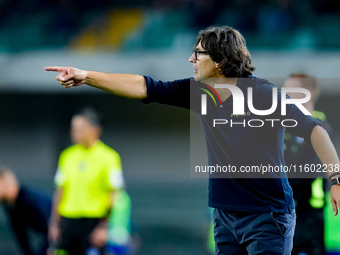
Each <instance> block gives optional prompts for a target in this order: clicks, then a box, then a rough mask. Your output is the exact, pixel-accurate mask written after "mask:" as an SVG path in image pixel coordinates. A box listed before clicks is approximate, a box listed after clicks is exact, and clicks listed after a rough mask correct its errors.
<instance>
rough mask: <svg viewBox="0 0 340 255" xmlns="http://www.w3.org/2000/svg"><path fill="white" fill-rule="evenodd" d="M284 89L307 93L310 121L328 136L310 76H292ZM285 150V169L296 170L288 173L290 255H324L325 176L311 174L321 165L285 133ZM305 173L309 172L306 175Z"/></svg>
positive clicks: (311, 151)
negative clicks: (293, 225) (291, 231)
mask: <svg viewBox="0 0 340 255" xmlns="http://www.w3.org/2000/svg"><path fill="white" fill-rule="evenodd" d="M283 86H284V87H296V88H305V89H308V90H309V91H310V93H311V99H310V100H309V101H308V102H307V103H305V104H304V106H305V107H306V108H307V110H308V111H309V112H310V113H312V117H314V118H316V119H318V120H320V121H321V122H322V125H323V127H324V128H325V129H326V130H327V132H328V133H329V134H331V133H332V132H331V127H330V125H329V123H328V122H327V121H326V115H325V114H324V113H323V112H320V111H316V110H315V109H314V106H315V104H316V102H317V100H318V97H319V87H318V84H317V82H316V80H315V79H314V78H313V77H312V76H309V75H306V74H304V73H295V74H292V75H291V76H290V77H289V78H288V79H287V80H286V81H285V83H284V85H283ZM289 96H290V97H291V98H299V96H301V93H300V94H299V93H289ZM284 147H285V153H284V156H285V162H286V165H287V166H295V169H296V172H295V173H294V172H290V173H288V178H289V183H290V185H291V186H292V188H293V197H294V201H295V210H296V215H297V219H296V228H295V235H294V240H293V251H292V254H293V255H294V254H299V253H303V254H308V255H322V254H325V253H326V251H325V244H324V215H323V208H324V207H325V203H326V200H325V190H326V189H327V182H328V180H327V179H328V178H327V174H326V173H323V174H322V172H321V173H317V172H316V171H314V170H312V169H314V168H318V167H319V166H320V168H321V167H322V163H321V161H320V160H319V158H318V156H317V155H316V154H315V152H314V149H313V147H312V145H311V144H309V143H306V142H305V141H304V139H302V138H300V137H297V136H295V135H293V134H291V133H289V132H286V133H285V140H284ZM300 166H302V168H300ZM300 169H302V172H301V171H300ZM307 169H310V170H309V171H308V172H307ZM305 170H306V171H305Z"/></svg>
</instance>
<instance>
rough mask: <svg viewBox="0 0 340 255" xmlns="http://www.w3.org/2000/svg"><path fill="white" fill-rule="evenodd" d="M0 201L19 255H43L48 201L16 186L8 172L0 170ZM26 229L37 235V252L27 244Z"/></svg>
mask: <svg viewBox="0 0 340 255" xmlns="http://www.w3.org/2000/svg"><path fill="white" fill-rule="evenodd" d="M0 202H1V203H2V204H3V205H4V208H5V211H6V212H7V215H8V218H9V220H10V222H11V225H12V228H13V231H14V233H15V235H16V237H17V239H18V241H19V243H20V246H21V248H22V251H23V254H25V255H37V254H38V255H46V252H47V248H48V241H47V231H48V220H49V217H50V213H51V205H52V202H51V198H50V197H49V196H47V195H45V194H43V193H41V192H39V191H36V190H33V189H30V188H27V187H25V186H22V185H20V184H19V182H18V180H17V178H16V177H15V175H14V173H13V172H12V171H11V170H9V169H7V168H4V167H0ZM29 230H33V231H34V232H36V233H38V234H39V235H40V236H41V239H42V241H41V246H40V247H39V249H38V250H35V249H34V248H33V245H32V244H31V243H30V238H29Z"/></svg>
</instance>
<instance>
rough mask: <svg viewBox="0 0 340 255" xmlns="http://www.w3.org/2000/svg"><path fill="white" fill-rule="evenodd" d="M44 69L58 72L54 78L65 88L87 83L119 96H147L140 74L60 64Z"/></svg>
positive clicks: (135, 97)
mask: <svg viewBox="0 0 340 255" xmlns="http://www.w3.org/2000/svg"><path fill="white" fill-rule="evenodd" d="M45 70H46V71H54V72H58V73H59V74H58V76H57V77H56V78H57V80H58V81H60V84H61V85H63V86H64V87H65V88H70V87H75V86H80V85H82V84H88V85H90V86H92V87H96V88H99V89H102V90H105V91H108V92H110V93H112V94H115V95H117V96H121V97H127V98H134V99H145V98H146V97H147V86H146V81H145V79H144V77H143V76H141V75H136V74H115V73H103V72H96V71H86V70H81V69H77V68H74V67H62V66H49V67H45Z"/></svg>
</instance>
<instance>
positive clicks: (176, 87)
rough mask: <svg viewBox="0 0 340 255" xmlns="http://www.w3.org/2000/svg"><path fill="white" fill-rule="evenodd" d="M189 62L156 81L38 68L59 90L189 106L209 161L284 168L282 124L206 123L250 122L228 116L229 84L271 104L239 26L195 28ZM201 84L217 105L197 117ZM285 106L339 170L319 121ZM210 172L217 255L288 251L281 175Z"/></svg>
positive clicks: (288, 210) (288, 209)
mask: <svg viewBox="0 0 340 255" xmlns="http://www.w3.org/2000/svg"><path fill="white" fill-rule="evenodd" d="M189 61H190V62H191V63H192V64H193V69H194V73H195V76H194V78H193V79H192V78H186V79H180V80H175V81H157V80H154V79H152V78H151V77H149V76H141V75H134V74H118V73H103V72H96V71H87V70H80V69H77V68H73V67H62V66H52V67H45V70H46V71H56V72H59V74H58V76H57V80H58V81H60V84H61V85H62V86H64V87H66V88H70V87H74V86H79V85H82V84H89V85H91V86H93V87H96V88H100V89H103V90H106V91H109V92H111V93H113V94H115V95H119V96H123V97H128V98H135V99H141V100H143V102H144V103H151V102H157V103H162V104H168V105H173V106H178V107H182V108H186V109H191V110H193V111H195V112H196V113H197V114H198V117H199V118H200V119H201V123H202V126H203V131H204V133H205V138H206V143H207V151H208V159H209V160H208V161H209V166H216V165H219V166H220V167H222V166H228V165H229V166H230V165H231V166H233V167H235V168H236V170H237V169H238V170H240V169H241V167H242V166H260V164H261V165H262V164H263V163H264V162H265V163H266V164H268V165H270V166H273V167H280V166H281V167H282V166H284V159H283V135H284V129H285V128H284V127H283V126H282V125H281V126H280V125H279V126H277V127H275V128H274V127H271V126H270V125H269V126H268V125H266V126H264V127H263V128H259V127H255V128H248V127H246V128H243V127H242V126H240V125H236V126H235V127H234V126H230V125H228V126H227V125H225V126H223V127H218V128H214V126H213V125H212V123H213V120H215V119H219V118H221V117H223V118H225V117H229V116H232V117H233V118H234V119H233V120H234V121H241V118H243V119H244V122H245V121H246V120H247V121H248V120H249V118H250V117H249V116H250V114H249V115H248V114H244V115H241V116H235V115H234V114H233V103H232V102H233V101H232V97H231V96H232V93H231V91H230V90H233V89H234V90H237V88H239V89H240V90H241V92H240V93H243V95H244V97H247V96H249V94H250V93H249V94H248V92H247V91H248V88H252V89H253V90H254V92H253V95H254V98H255V99H256V107H257V108H255V109H259V107H260V109H261V110H267V109H268V108H270V107H271V106H272V105H273V104H272V101H274V100H272V94H273V90H274V88H275V85H273V84H272V83H270V82H269V81H267V80H264V79H261V78H257V77H254V76H252V72H253V71H254V69H255V68H254V66H253V65H252V63H251V57H250V53H249V51H248V49H247V47H246V44H245V40H244V38H243V36H242V35H241V34H240V33H239V31H237V30H236V29H233V28H231V27H228V26H219V27H209V28H207V29H205V30H201V31H200V32H199V35H198V37H197V40H196V44H195V47H194V51H193V53H192V55H191V56H190V58H189ZM203 83H204V84H203ZM216 83H221V84H229V87H228V88H224V87H222V88H221V87H220V88H217V86H216ZM206 85H209V86H206ZM236 87H237V88H236ZM229 88H230V90H229ZM202 89H205V90H206V89H208V90H210V91H211V92H210V91H208V92H209V93H214V94H215V95H216V97H218V99H219V100H220V106H221V107H220V106H218V107H216V103H215V102H216V100H215V98H213V100H212V99H209V101H208V100H207V104H206V106H207V107H206V111H207V114H202V111H201V109H202V105H203V104H201V98H202V94H204V95H206V94H205V93H204V92H202ZM238 92H239V91H238ZM277 93H280V91H277ZM277 97H278V100H280V102H279V103H278V105H281V98H280V95H279V94H278V95H277ZM208 98H209V97H208ZM214 101H215V102H214ZM235 101H236V100H235ZM208 105H209V107H208ZM254 107H255V106H254ZM249 108H250V107H248V108H246V109H244V112H248V111H250V110H249ZM286 108H287V109H286V110H288V111H287V114H286V116H285V118H287V119H294V120H296V121H297V122H298V124H299V125H297V127H295V126H294V127H291V130H292V131H293V132H294V133H295V134H298V135H299V136H301V137H304V138H306V139H307V140H308V141H311V143H312V145H313V147H314V149H315V151H316V152H317V154H318V156H319V157H320V159H321V160H322V162H323V163H324V164H326V165H327V166H334V167H336V166H337V167H339V158H338V156H337V153H336V151H335V148H334V146H333V144H332V142H331V140H330V139H329V136H328V134H327V132H326V131H325V130H324V129H323V128H322V126H320V125H321V123H320V122H319V121H318V120H316V119H314V118H312V117H311V116H309V115H307V114H305V113H303V112H302V110H301V109H299V108H298V107H297V106H296V105H295V104H290V105H289V107H286ZM282 110H283V109H282ZM242 111H243V109H242ZM200 113H201V114H200ZM249 113H250V112H249ZM252 115H255V116H257V114H252ZM273 115H274V116H273V117H274V118H275V119H279V120H282V119H283V115H284V114H280V111H279V110H277V111H276V113H273ZM220 116H221V117H220ZM238 117H240V118H238ZM237 118H238V119H237ZM238 124H239V123H238ZM327 170H328V171H329V175H330V178H332V180H331V182H332V184H333V186H332V189H331V202H332V205H333V210H334V214H335V215H337V214H338V206H340V185H338V182H339V180H340V174H339V173H338V172H337V173H334V172H332V169H331V168H330V167H329V169H327ZM281 174H282V176H281ZM210 176H211V178H209V206H210V207H212V208H214V237H215V253H216V254H237V255H241V254H260V253H261V254H265V253H266V254H285V255H288V254H290V253H291V249H292V246H293V242H292V241H293V235H294V229H295V217H296V215H295V209H294V208H295V206H294V201H293V196H292V189H291V187H290V185H289V183H288V179H287V178H286V177H287V176H286V174H285V173H279V174H274V173H273V174H269V175H268V178H263V177H262V178H256V177H255V178H254V175H253V174H252V173H250V174H247V173H245V174H244V175H242V177H241V176H238V177H237V176H235V175H233V174H232V173H231V172H223V173H217V174H213V175H210ZM261 176H263V175H261ZM234 177H236V178H234ZM281 177H283V178H281ZM189 218H190V215H189ZM189 218H188V219H189Z"/></svg>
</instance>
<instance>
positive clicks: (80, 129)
mask: <svg viewBox="0 0 340 255" xmlns="http://www.w3.org/2000/svg"><path fill="white" fill-rule="evenodd" d="M96 136H97V128H96V127H93V126H91V125H90V123H89V122H88V120H87V119H86V118H84V117H81V116H77V117H74V118H73V119H72V122H71V139H72V142H73V143H77V144H82V145H87V144H88V142H89V141H91V140H92V139H93V138H94V137H96Z"/></svg>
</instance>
